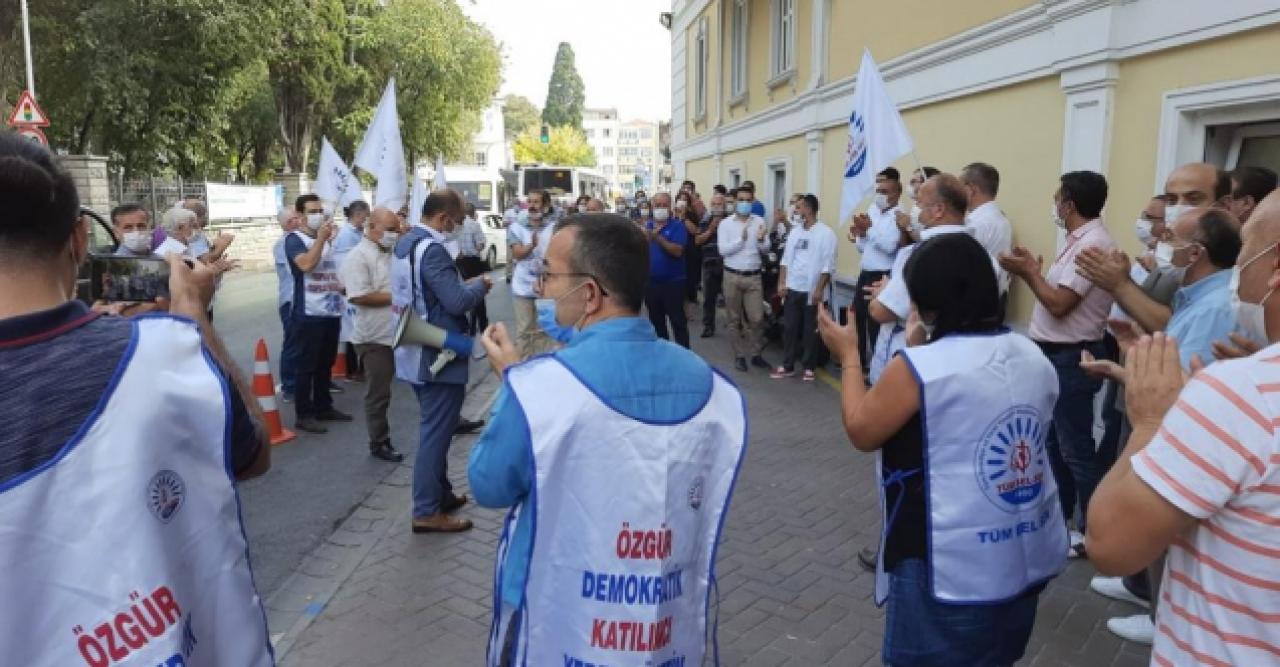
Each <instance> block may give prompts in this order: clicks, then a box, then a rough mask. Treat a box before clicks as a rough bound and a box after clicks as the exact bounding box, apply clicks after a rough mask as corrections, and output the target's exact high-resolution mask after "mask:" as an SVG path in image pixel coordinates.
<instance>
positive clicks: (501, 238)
mask: <svg viewBox="0 0 1280 667" xmlns="http://www.w3.org/2000/svg"><path fill="white" fill-rule="evenodd" d="M480 226H481V227H484V240H485V244H486V245H487V246H488V247H487V248H485V251H484V259H485V261H487V262H488V263H489V266H490V267H493V268H496V267H498V266H502V265H504V264H506V263H507V250H508V248H507V225H506V223H504V222H503V221H502V216H500V215H496V214H489V215H486V216H484V220H483V221H482V222H481V223H480Z"/></svg>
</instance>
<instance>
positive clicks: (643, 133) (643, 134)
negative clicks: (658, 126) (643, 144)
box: [640, 129, 653, 139]
mask: <svg viewBox="0 0 1280 667" xmlns="http://www.w3.org/2000/svg"><path fill="white" fill-rule="evenodd" d="M640 138H641V139H652V138H653V130H649V129H644V130H640Z"/></svg>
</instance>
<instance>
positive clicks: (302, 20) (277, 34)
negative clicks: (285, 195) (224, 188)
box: [263, 0, 356, 171]
mask: <svg viewBox="0 0 1280 667" xmlns="http://www.w3.org/2000/svg"><path fill="white" fill-rule="evenodd" d="M267 7H268V6H266V5H265V3H264V9H263V19H264V21H267V22H269V23H270V28H271V32H272V34H273V38H272V39H271V40H270V42H269V44H270V45H271V46H270V48H269V49H268V53H267V57H266V61H267V63H268V72H269V80H270V82H271V88H272V92H273V94H274V96H275V105H276V118H277V121H278V123H279V125H280V138H281V141H282V144H283V148H284V157H285V168H286V169H288V170H290V171H299V170H303V169H306V168H307V164H308V163H307V160H308V158H309V157H310V154H311V148H312V146H314V145H315V144H316V141H317V140H318V137H317V136H316V130H317V129H319V128H320V127H321V126H322V125H323V124H324V122H325V120H326V119H327V118H328V117H329V116H330V115H331V114H332V113H333V111H334V108H335V104H336V100H335V97H336V96H335V95H334V91H335V89H337V88H338V87H339V86H341V85H342V84H343V83H345V82H347V81H350V80H351V78H352V77H354V76H356V74H355V72H354V71H353V67H351V66H350V65H349V64H348V63H347V62H346V60H345V48H346V45H347V42H346V40H347V39H348V25H347V8H346V5H345V3H344V2H343V0H278V1H277V2H275V3H272V6H270V9H268V8H267Z"/></svg>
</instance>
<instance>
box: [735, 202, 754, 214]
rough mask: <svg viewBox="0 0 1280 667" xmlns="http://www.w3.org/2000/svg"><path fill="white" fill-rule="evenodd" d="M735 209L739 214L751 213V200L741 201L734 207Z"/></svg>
mask: <svg viewBox="0 0 1280 667" xmlns="http://www.w3.org/2000/svg"><path fill="white" fill-rule="evenodd" d="M734 210H735V211H737V213H738V215H751V202H749V201H740V202H738V204H737V206H735V207H734Z"/></svg>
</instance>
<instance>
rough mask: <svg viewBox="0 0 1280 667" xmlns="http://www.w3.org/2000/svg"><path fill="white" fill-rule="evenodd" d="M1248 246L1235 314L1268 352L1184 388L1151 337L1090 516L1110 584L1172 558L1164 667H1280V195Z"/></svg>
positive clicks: (1254, 227) (1170, 355)
mask: <svg viewBox="0 0 1280 667" xmlns="http://www.w3.org/2000/svg"><path fill="white" fill-rule="evenodd" d="M1242 240H1243V247H1242V248H1241V251H1240V256H1239V259H1238V260H1237V262H1236V272H1237V273H1236V276H1235V278H1234V279H1233V281H1232V285H1231V288H1230V289H1231V290H1232V293H1233V294H1232V297H1231V298H1232V301H1233V307H1234V308H1235V310H1236V313H1237V319H1238V321H1239V324H1240V327H1241V329H1242V330H1243V331H1244V332H1245V334H1246V335H1247V336H1250V337H1252V338H1254V339H1256V340H1266V341H1268V342H1269V343H1270V346H1269V347H1266V348H1264V349H1262V350H1260V351H1258V352H1257V353H1256V354H1254V355H1253V356H1251V357H1247V358H1243V359H1235V360H1229V361H1223V362H1221V363H1217V364H1214V365H1213V366H1211V367H1209V368H1207V369H1204V370H1201V371H1199V372H1198V373H1196V374H1195V375H1194V376H1193V377H1192V378H1191V379H1190V380H1187V379H1185V378H1184V376H1183V370H1182V368H1181V365H1180V363H1179V356H1178V349H1177V342H1176V341H1174V340H1173V339H1171V338H1168V337H1166V336H1164V335H1163V334H1156V335H1155V336H1154V337H1143V339H1142V340H1140V341H1139V342H1138V343H1137V344H1136V345H1135V346H1134V348H1133V349H1132V350H1131V351H1130V352H1129V355H1128V357H1127V359H1126V368H1125V372H1126V375H1127V377H1128V384H1127V390H1128V391H1127V396H1128V403H1127V409H1128V413H1129V418H1130V420H1131V421H1132V423H1133V435H1132V437H1131V438H1130V440H1129V443H1128V446H1127V448H1126V450H1125V452H1124V455H1123V456H1121V458H1120V460H1119V461H1117V462H1116V465H1115V466H1114V467H1113V468H1112V469H1111V471H1110V472H1109V473H1108V474H1107V476H1106V477H1105V478H1104V479H1103V481H1102V483H1101V485H1099V487H1098V489H1097V491H1096V493H1095V494H1094V496H1093V500H1092V502H1091V503H1090V507H1089V526H1088V535H1087V542H1086V544H1087V549H1088V554H1089V559H1090V560H1091V561H1093V563H1094V565H1096V566H1097V567H1098V569H1099V570H1101V571H1102V572H1104V573H1108V574H1130V573H1132V572H1136V571H1137V570H1139V569H1141V568H1142V567H1144V566H1145V565H1146V564H1147V563H1149V562H1151V561H1152V560H1154V559H1155V558H1156V557H1157V556H1158V555H1159V554H1160V552H1161V551H1163V550H1164V549H1166V548H1168V550H1169V555H1168V560H1167V562H1166V566H1165V572H1164V579H1163V584H1162V585H1161V588H1160V591H1161V593H1160V604H1159V607H1158V611H1157V617H1156V638H1155V646H1154V649H1153V652H1152V662H1153V663H1154V664H1158V665H1173V664H1175V663H1176V664H1185V663H1187V662H1189V661H1192V662H1195V663H1197V664H1210V665H1262V664H1276V663H1277V662H1280V594H1278V593H1280V530H1277V527H1280V445H1278V444H1277V443H1278V438H1277V425H1278V424H1280V345H1277V344H1274V343H1276V342H1277V341H1280V298H1272V296H1273V294H1272V293H1273V291H1274V289H1275V286H1276V285H1277V283H1280V194H1277V193H1273V194H1272V195H1271V196H1268V197H1267V198H1266V199H1264V200H1263V201H1262V203H1261V204H1260V205H1259V206H1258V208H1257V209H1256V210H1255V211H1254V213H1253V215H1252V216H1251V217H1250V219H1249V222H1248V223H1247V224H1246V225H1245V226H1244V228H1243V229H1242ZM1184 385H1185V386H1184ZM1184 656H1185V657H1184Z"/></svg>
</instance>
